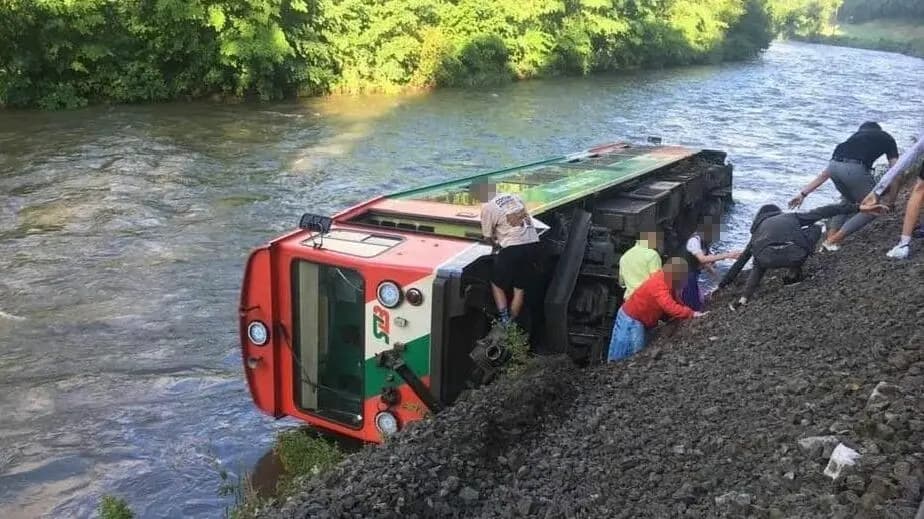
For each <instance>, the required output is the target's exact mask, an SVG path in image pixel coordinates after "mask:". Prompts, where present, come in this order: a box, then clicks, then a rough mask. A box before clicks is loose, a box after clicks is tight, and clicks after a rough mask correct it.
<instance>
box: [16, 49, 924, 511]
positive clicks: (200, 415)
mask: <svg viewBox="0 0 924 519" xmlns="http://www.w3.org/2000/svg"><path fill="white" fill-rule="evenodd" d="M860 64H862V66H861V65H860ZM922 76H924V61H920V60H915V59H912V58H905V57H901V56H896V55H890V54H882V53H876V52H870V51H862V50H853V49H837V48H830V47H820V46H811V45H800V44H778V45H776V46H774V47H773V48H772V49H771V50H770V51H769V52H768V53H767V54H766V55H765V56H764V57H763V58H762V59H761V60H758V61H754V62H751V63H742V64H732V65H724V66H717V67H700V68H688V69H678V70H669V71H658V72H646V73H633V74H631V75H627V76H605V77H596V78H592V79H586V80H554V81H534V82H527V83H522V84H516V85H511V86H507V87H503V88H499V89H493V90H485V91H441V92H437V93H434V94H430V95H413V96H403V97H387V96H371V97H343V98H336V99H326V100H310V101H306V102H303V103H287V104H275V105H254V106H212V105H208V104H168V105H152V106H137V107H99V108H94V109H90V110H82V111H77V112H65V113H31V112H28V113H27V112H3V113H0V271H2V272H3V274H4V275H3V276H0V312H2V313H0V353H2V357H0V359H2V360H0V517H4V518H16V517H35V516H38V515H43V514H47V515H48V516H49V517H84V516H87V515H90V514H91V513H92V512H93V510H94V509H95V507H96V504H97V502H98V498H99V496H100V495H101V494H102V493H114V494H117V495H121V496H124V497H126V498H127V499H128V501H129V502H130V503H131V505H132V507H133V508H135V510H136V511H137V512H138V513H139V516H140V517H180V516H184V517H215V516H217V515H220V514H221V513H222V510H223V508H224V506H226V505H227V503H228V500H227V498H224V497H219V496H218V494H217V490H218V487H219V485H220V484H221V481H220V478H219V474H220V473H221V471H222V470H228V471H230V472H232V473H238V472H240V471H241V470H244V469H249V468H252V467H253V466H254V464H255V463H256V462H257V460H258V459H259V458H260V457H261V456H262V455H263V454H264V453H265V452H266V451H267V449H268V447H269V444H270V442H271V439H272V432H273V430H274V428H277V427H282V426H286V425H288V424H287V423H281V424H280V423H276V422H273V421H272V420H270V419H269V418H266V417H264V416H261V415H260V414H258V413H257V411H256V410H255V409H254V408H253V406H252V405H251V404H250V401H249V396H248V394H247V392H246V389H245V388H244V385H243V382H242V373H241V366H240V358H239V355H238V352H237V349H236V328H235V326H236V322H235V304H236V300H237V296H238V288H239V283H240V276H241V269H242V266H243V261H244V258H245V255H246V253H247V250H248V248H250V247H252V246H254V245H256V244H259V243H261V242H262V241H264V240H266V239H268V238H270V237H271V236H272V235H273V234H275V233H278V232H281V231H283V230H285V229H288V228H291V227H292V226H294V225H295V223H296V218H297V217H298V216H299V215H300V214H301V213H302V212H304V211H311V212H314V213H333V212H334V211H336V210H337V209H341V208H343V207H345V206H348V205H350V204H352V203H355V202H357V201H359V200H361V199H365V198H369V197H372V196H375V195H378V194H380V193H382V192H387V191H395V190H399V189H408V188H411V187H415V186H419V185H421V184H423V183H430V182H437V181H445V180H449V179H452V178H457V177H459V176H462V175H465V174H472V173H475V172H480V171H484V170H490V169H496V168H500V167H502V166H510V165H515V164H517V163H523V162H528V161H531V160H536V159H539V158H544V157H548V156H553V155H557V154H561V153H565V152H570V151H575V150H579V149H584V148H587V147H588V146H590V145H592V144H596V143H600V142H603V141H608V140H617V139H633V140H639V139H644V138H645V137H647V136H648V135H660V136H661V137H663V138H664V140H665V142H677V143H684V144H690V145H695V146H708V147H711V148H718V149H724V150H727V151H729V152H730V154H731V159H732V160H733V161H734V163H735V165H736V171H737V176H736V192H735V196H736V198H737V200H738V201H739V202H742V203H741V204H738V205H737V206H736V207H735V209H734V210H733V213H732V215H731V220H730V221H729V229H730V233H729V239H730V240H732V241H737V242H741V241H743V240H744V239H745V234H744V233H745V231H746V229H747V227H748V224H749V221H750V217H751V216H752V214H753V212H754V210H755V209H756V207H757V206H758V205H759V204H761V203H765V202H775V203H778V204H779V203H783V202H785V200H787V199H788V197H789V196H791V194H792V193H794V192H795V191H796V190H797V189H798V188H799V187H800V186H801V185H802V184H803V183H804V182H806V181H807V180H808V179H809V178H810V177H811V176H812V175H813V174H814V173H816V172H817V171H818V170H819V168H821V167H822V166H823V165H824V162H825V159H826V158H827V157H828V155H829V154H830V151H831V149H832V147H833V146H834V144H836V143H837V142H839V140H840V139H842V138H843V137H845V136H846V135H847V134H848V133H849V132H850V131H852V130H853V129H854V128H855V127H856V126H857V125H858V124H859V123H860V122H862V121H864V120H867V119H873V120H879V121H882V123H883V125H884V126H885V128H886V129H887V130H889V131H892V132H893V133H894V135H895V136H896V138H897V139H898V140H899V142H900V143H901V144H903V145H907V143H908V142H909V141H908V137H909V136H910V135H912V134H913V133H914V132H915V131H917V129H918V128H919V127H920V126H921V123H922V121H924V108H922V105H921V103H920V98H921V89H920V78H921V77H922ZM822 191H823V192H824V193H825V194H822V195H819V196H817V199H816V200H814V201H812V200H810V202H815V203H817V204H821V203H824V202H826V201H827V200H830V199H831V198H833V196H832V194H833V190H832V188H830V187H826V188H824V189H823V190H822ZM813 198H816V197H813ZM11 316H15V317H19V318H22V319H16V318H13V317H11Z"/></svg>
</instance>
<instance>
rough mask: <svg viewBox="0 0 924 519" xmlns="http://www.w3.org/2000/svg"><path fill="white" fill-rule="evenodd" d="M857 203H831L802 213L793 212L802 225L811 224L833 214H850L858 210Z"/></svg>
mask: <svg viewBox="0 0 924 519" xmlns="http://www.w3.org/2000/svg"><path fill="white" fill-rule="evenodd" d="M857 209H858V208H857V204H853V203H850V202H841V203H839V204H829V205H823V206H821V207H816V208H815V209H812V210H811V211H805V212H802V213H793V214H794V215H795V216H796V218H798V219H799V224H800V225H803V226H805V225H811V224H813V223H815V222H817V221H818V220H824V219H825V218H831V217H832V216H837V215H839V214H850V213H855V212H857Z"/></svg>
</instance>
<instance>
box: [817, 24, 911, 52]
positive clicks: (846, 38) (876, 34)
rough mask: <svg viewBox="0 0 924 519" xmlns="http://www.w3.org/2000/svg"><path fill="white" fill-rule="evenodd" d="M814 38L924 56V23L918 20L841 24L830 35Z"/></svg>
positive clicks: (851, 45) (850, 45) (826, 41)
mask: <svg viewBox="0 0 924 519" xmlns="http://www.w3.org/2000/svg"><path fill="white" fill-rule="evenodd" d="M813 41H817V42H819V43H827V44H829V45H840V46H843V47H857V48H861V49H872V50H883V51H887V52H897V53H900V54H906V55H909V56H916V57H919V58H924V22H921V21H916V20H874V21H871V22H865V23H859V24H849V23H845V24H840V25H838V26H837V27H835V28H834V30H833V31H832V32H831V33H830V34H826V35H821V36H817V37H815V38H813Z"/></svg>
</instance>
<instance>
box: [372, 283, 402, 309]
mask: <svg viewBox="0 0 924 519" xmlns="http://www.w3.org/2000/svg"><path fill="white" fill-rule="evenodd" d="M376 295H377V296H378V299H379V303H382V306H384V307H385V308H394V307H396V306H398V305H400V304H401V289H400V288H398V285H397V284H396V283H395V282H394V281H382V282H381V283H379V288H378V290H377V291H376Z"/></svg>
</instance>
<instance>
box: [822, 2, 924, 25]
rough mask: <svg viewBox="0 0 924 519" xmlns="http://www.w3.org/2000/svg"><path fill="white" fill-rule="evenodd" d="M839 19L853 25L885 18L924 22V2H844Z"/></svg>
mask: <svg viewBox="0 0 924 519" xmlns="http://www.w3.org/2000/svg"><path fill="white" fill-rule="evenodd" d="M839 18H840V19H841V20H844V21H847V22H853V23H860V22H866V21H869V20H880V19H884V18H898V19H908V18H914V19H918V20H924V2H922V1H921V0H844V6H843V7H842V8H841V10H840V13H839Z"/></svg>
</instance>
